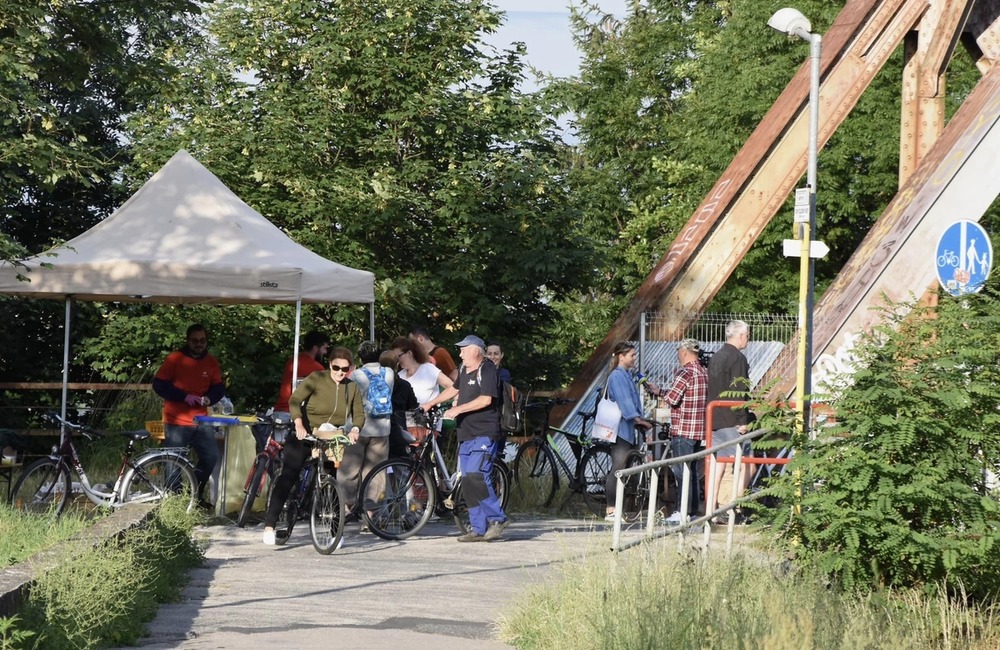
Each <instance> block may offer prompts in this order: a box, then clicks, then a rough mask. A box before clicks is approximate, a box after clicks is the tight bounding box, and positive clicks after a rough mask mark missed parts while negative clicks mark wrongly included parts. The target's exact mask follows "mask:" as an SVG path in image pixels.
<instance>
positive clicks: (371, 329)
mask: <svg viewBox="0 0 1000 650" xmlns="http://www.w3.org/2000/svg"><path fill="white" fill-rule="evenodd" d="M368 340H369V341H374V340H375V303H373V302H372V303H368Z"/></svg>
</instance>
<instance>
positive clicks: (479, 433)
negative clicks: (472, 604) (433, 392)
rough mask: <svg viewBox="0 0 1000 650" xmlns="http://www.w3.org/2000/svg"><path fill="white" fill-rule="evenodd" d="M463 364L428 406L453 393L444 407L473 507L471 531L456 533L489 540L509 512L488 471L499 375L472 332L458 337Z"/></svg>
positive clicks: (497, 436) (497, 435) (496, 435)
mask: <svg viewBox="0 0 1000 650" xmlns="http://www.w3.org/2000/svg"><path fill="white" fill-rule="evenodd" d="M458 347H459V349H460V350H461V352H460V353H459V356H460V357H461V358H462V366H461V368H460V369H459V372H458V381H457V382H456V383H455V385H454V386H453V387H451V388H447V389H445V390H444V391H442V392H441V393H439V394H438V396H437V397H435V398H434V399H433V400H431V401H430V402H428V403H427V404H426V405H425V406H426V407H428V408H429V407H431V406H435V405H437V404H440V403H442V402H446V401H448V400H450V399H452V398H457V399H455V403H454V405H453V406H452V407H451V408H449V409H448V410H447V411H445V412H444V419H446V420H455V421H456V422H457V425H458V429H457V431H458V442H459V447H458V462H459V469H460V470H461V471H462V496H463V497H464V498H465V503H466V505H467V506H468V507H469V520H470V523H471V524H472V531H471V532H469V533H466V534H465V535H462V536H461V537H459V538H458V541H460V542H491V541H493V540H495V539H498V538H499V537H500V536H501V535H502V534H503V531H504V529H505V528H506V527H507V515H506V514H505V513H504V511H503V508H502V507H501V506H500V499H499V498H497V495H496V493H495V492H494V491H493V483H492V481H490V480H489V477H490V476H491V475H492V473H493V460H494V457H495V455H496V451H497V446H498V444H497V443H498V442H499V441H500V440H502V439H503V436H502V434H501V432H500V412H499V411H498V410H497V398H498V396H499V394H500V392H499V386H500V384H499V380H498V378H497V369H496V366H494V365H493V362H492V361H490V360H489V359H487V358H486V344H485V343H484V342H483V340H482V339H481V338H479V337H478V336H474V335H470V336H466V337H465V338H464V339H462V340H461V341H459V342H458Z"/></svg>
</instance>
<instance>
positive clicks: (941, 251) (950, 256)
mask: <svg viewBox="0 0 1000 650" xmlns="http://www.w3.org/2000/svg"><path fill="white" fill-rule="evenodd" d="M935 261H936V269H937V277H938V282H940V283H941V286H942V287H943V288H944V290H945V291H947V292H948V293H950V294H951V295H953V296H964V295H967V294H970V293H977V292H978V291H979V290H980V289H982V288H983V285H985V284H986V279H987V278H988V277H989V276H990V269H991V268H992V267H993V244H992V243H991V242H990V236H989V234H988V233H987V232H986V230H984V229H983V227H982V226H980V225H979V224H978V223H976V222H975V221H969V220H968V219H960V220H958V221H956V222H955V223H953V224H951V225H950V226H948V228H947V229H946V230H945V231H944V232H943V233H941V238H940V239H938V245H937V251H936V252H935Z"/></svg>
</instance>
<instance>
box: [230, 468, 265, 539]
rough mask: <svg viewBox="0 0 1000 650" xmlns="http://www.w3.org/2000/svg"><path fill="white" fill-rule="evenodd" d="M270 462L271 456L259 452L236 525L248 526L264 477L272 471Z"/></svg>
mask: <svg viewBox="0 0 1000 650" xmlns="http://www.w3.org/2000/svg"><path fill="white" fill-rule="evenodd" d="M270 464H271V457H270V456H266V455H264V454H259V455H258V456H257V459H256V460H255V461H254V462H253V467H251V468H250V475H249V476H248V477H247V484H246V487H245V488H244V489H243V492H244V494H243V505H242V506H240V514H239V515H237V516H236V525H237V526H239V527H240V528H243V527H244V526H246V523H247V520H248V519H249V518H250V513H251V512H253V504H254V501H256V500H257V495H258V494H260V491H261V489H262V488H263V487H264V478H265V477H266V476H267V475H268V474H269V473H270V472H268V468H269V465H270Z"/></svg>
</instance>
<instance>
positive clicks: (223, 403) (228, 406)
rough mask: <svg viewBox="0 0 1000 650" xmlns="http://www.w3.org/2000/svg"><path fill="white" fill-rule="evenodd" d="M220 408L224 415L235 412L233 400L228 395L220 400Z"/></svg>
mask: <svg viewBox="0 0 1000 650" xmlns="http://www.w3.org/2000/svg"><path fill="white" fill-rule="evenodd" d="M218 406H219V410H220V411H222V414H223V415H232V414H233V402H232V400H231V399H229V398H228V397H223V398H222V399H220V400H219V405H218Z"/></svg>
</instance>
